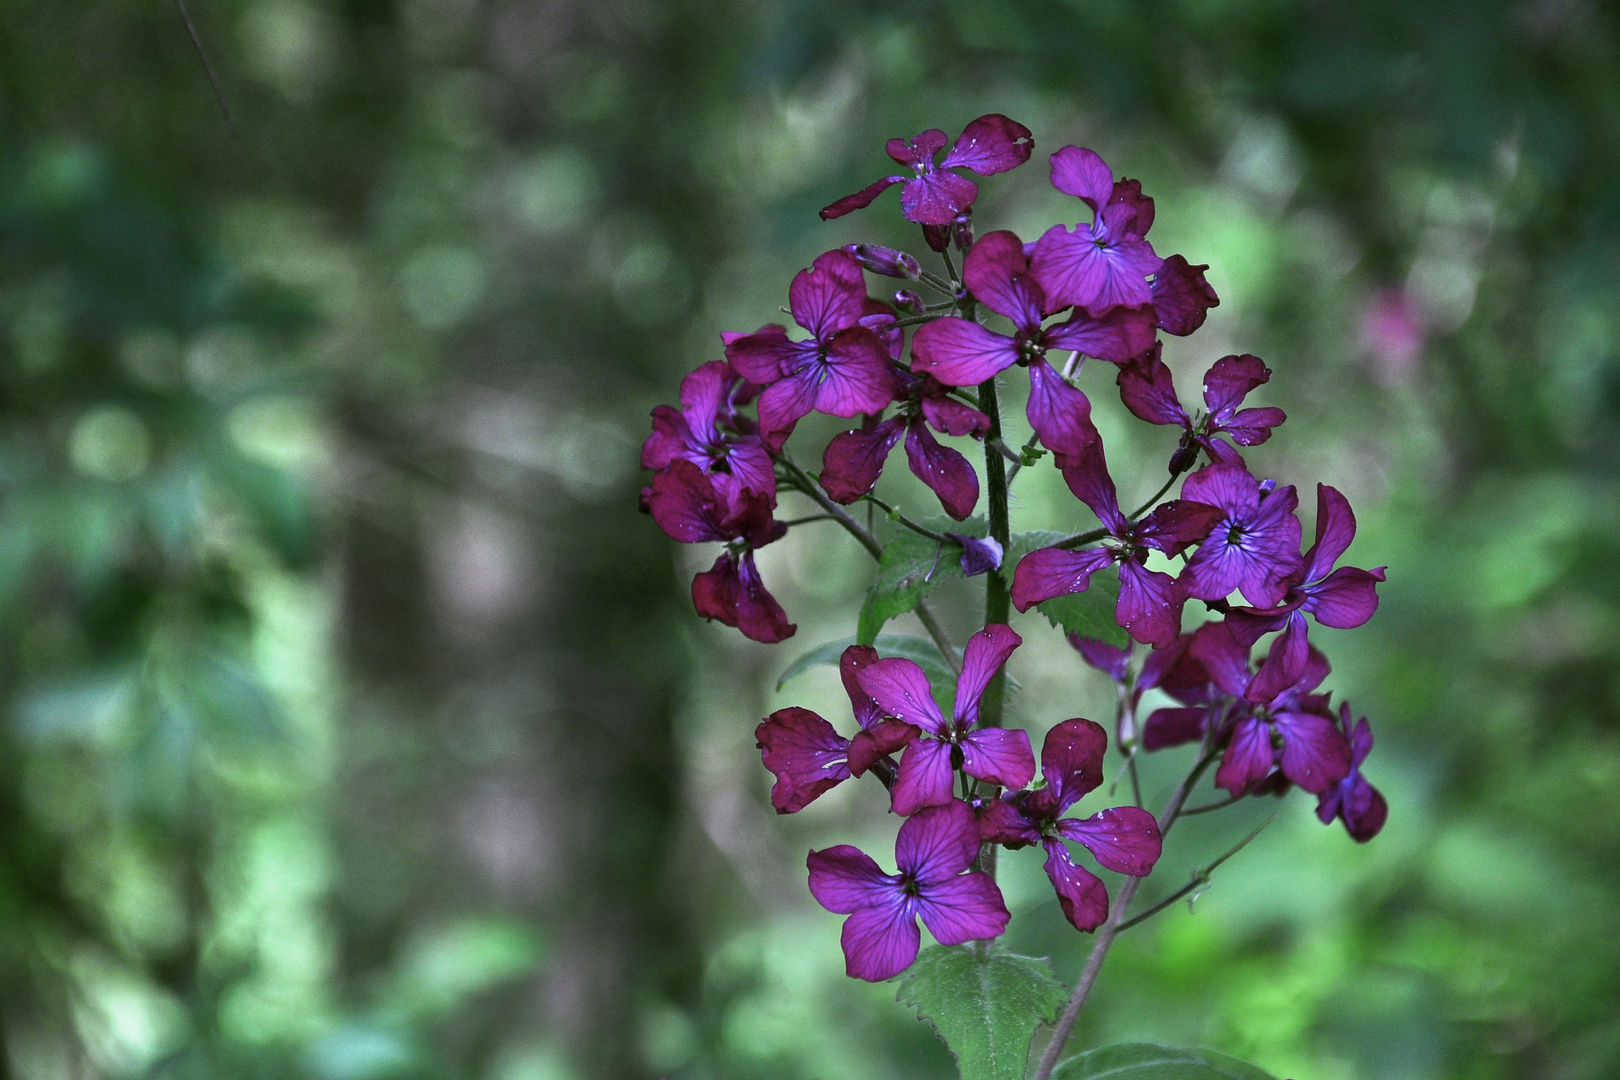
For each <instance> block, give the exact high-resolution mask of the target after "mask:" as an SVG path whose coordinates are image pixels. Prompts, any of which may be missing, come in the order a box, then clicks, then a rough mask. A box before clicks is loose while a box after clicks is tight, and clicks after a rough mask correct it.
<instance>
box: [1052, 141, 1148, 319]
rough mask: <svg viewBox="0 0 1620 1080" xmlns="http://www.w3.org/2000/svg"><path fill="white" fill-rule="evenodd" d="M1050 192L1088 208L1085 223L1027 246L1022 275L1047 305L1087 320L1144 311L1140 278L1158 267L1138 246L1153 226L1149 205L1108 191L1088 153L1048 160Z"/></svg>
mask: <svg viewBox="0 0 1620 1080" xmlns="http://www.w3.org/2000/svg"><path fill="white" fill-rule="evenodd" d="M1052 186H1053V187H1055V188H1057V189H1058V190H1059V191H1061V192H1063V193H1064V194H1066V195H1073V196H1074V197H1075V198H1077V199H1079V200H1080V201H1081V202H1083V203H1085V204H1086V205H1087V206H1089V207H1091V213H1092V220H1091V224H1090V225H1076V226H1075V227H1074V228H1072V229H1071V228H1069V227H1068V226H1066V225H1054V226H1052V227H1051V228H1050V229H1048V230H1046V232H1045V233H1044V234H1043V235H1042V236H1041V238H1040V239H1039V240H1037V241H1035V257H1034V259H1033V260H1031V263H1030V269H1031V272H1032V273H1033V274H1034V275H1035V280H1036V281H1039V282H1040V283H1041V288H1043V289H1044V290H1046V298H1047V301H1048V302H1049V303H1051V304H1053V305H1054V306H1056V307H1068V306H1069V305H1070V304H1073V305H1074V306H1076V307H1079V308H1084V309H1085V310H1087V311H1089V312H1091V313H1092V314H1094V315H1101V314H1102V313H1103V312H1105V311H1107V310H1108V309H1109V308H1112V307H1116V306H1125V307H1136V306H1137V305H1140V304H1152V303H1153V290H1152V288H1151V287H1150V286H1149V284H1148V278H1149V277H1150V276H1151V275H1153V274H1155V273H1157V272H1158V270H1159V267H1160V266H1161V265H1162V263H1163V262H1164V260H1163V259H1160V258H1159V257H1158V256H1157V255H1155V254H1154V253H1153V246H1152V245H1151V244H1149V243H1148V242H1147V241H1146V240H1144V239H1143V237H1144V236H1146V235H1147V231H1148V226H1150V225H1152V224H1153V201H1152V200H1151V199H1144V198H1142V188H1141V185H1140V184H1136V183H1134V182H1132V181H1129V180H1122V181H1120V182H1119V183H1117V184H1116V183H1115V182H1114V174H1113V171H1112V170H1110V169H1109V168H1108V164H1107V162H1105V161H1103V159H1102V158H1101V157H1099V156H1098V155H1097V153H1096V152H1095V151H1093V150H1086V149H1083V148H1082V147H1078V146H1065V147H1064V148H1063V149H1061V150H1059V151H1058V152H1057V153H1055V154H1053V155H1052ZM1155 321H1157V320H1155Z"/></svg>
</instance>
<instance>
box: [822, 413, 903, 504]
mask: <svg viewBox="0 0 1620 1080" xmlns="http://www.w3.org/2000/svg"><path fill="white" fill-rule="evenodd" d="M905 430H906V421H905V418H904V417H899V416H896V417H893V418H892V419H889V420H885V421H883V422H882V423H879V424H872V423H868V425H867V426H866V427H862V428H857V429H856V430H854V431H845V432H841V433H839V434H837V435H834V436H833V437H832V441H831V442H829V443H828V444H827V449H826V451H825V452H824V453H823V454H822V456H821V477H820V480H821V488H822V490H823V491H825V492H826V493H827V495H828V496H829V497H830V498H831V499H832V500H833V502H836V503H845V504H848V503H852V502H854V501H855V500H856V499H859V498H860V497H861V496H862V495H865V494H867V493H868V492H869V491H871V490H872V488H873V486H874V485H876V484H877V482H878V477H879V476H881V475H882V474H883V463H884V461H885V460H886V459H887V458H888V456H889V451H891V450H893V449H894V444H895V443H897V442H899V441H900V436H901V434H902V433H903V432H904V431H905Z"/></svg>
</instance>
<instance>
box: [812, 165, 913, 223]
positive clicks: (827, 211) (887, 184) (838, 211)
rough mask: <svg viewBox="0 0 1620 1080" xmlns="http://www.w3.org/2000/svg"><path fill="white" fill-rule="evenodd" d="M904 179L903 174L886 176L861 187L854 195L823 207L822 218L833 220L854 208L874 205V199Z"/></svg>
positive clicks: (846, 196)
mask: <svg viewBox="0 0 1620 1080" xmlns="http://www.w3.org/2000/svg"><path fill="white" fill-rule="evenodd" d="M904 180H905V177H903V176H885V177H884V178H883V179H882V180H879V181H877V182H876V183H872V184H868V185H867V186H866V187H863V188H861V190H859V191H857V192H855V193H854V194H853V195H845V196H844V197H843V198H842V199H838V200H837V201H835V202H831V203H828V204H827V205H826V206H824V207H822V208H821V220H822V221H831V220H832V219H833V218H841V217H843V216H844V215H845V214H847V213H849V212H850V211H852V210H859V209H861V208H863V207H866V206H870V205H872V200H873V199H875V198H877V197H878V196H879V195H881V194H883V193H884V192H885V191H887V190H889V188H891V187H893V186H894V185H895V184H899V183H902V182H903V181H904Z"/></svg>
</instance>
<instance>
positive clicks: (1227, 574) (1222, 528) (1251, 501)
mask: <svg viewBox="0 0 1620 1080" xmlns="http://www.w3.org/2000/svg"><path fill="white" fill-rule="evenodd" d="M1181 497H1182V498H1183V499H1191V500H1192V501H1194V502H1201V503H1207V504H1208V505H1210V506H1218V507H1220V508H1221V510H1222V511H1224V516H1222V518H1221V519H1220V520H1219V521H1218V522H1216V524H1215V527H1214V529H1213V530H1212V531H1211V532H1210V534H1209V536H1208V538H1207V539H1205V540H1204V542H1203V543H1202V544H1200V545H1198V550H1197V551H1195V552H1194V553H1193V556H1192V558H1191V559H1188V560H1187V567H1186V569H1184V570H1183V571H1182V572H1181V577H1180V578H1179V579H1178V580H1179V581H1180V582H1181V585H1182V587H1183V588H1185V589H1186V591H1187V595H1188V596H1192V597H1197V598H1198V599H1199V600H1224V599H1225V598H1226V597H1228V596H1230V595H1231V594H1232V591H1233V590H1234V589H1236V590H1238V591H1240V592H1242V593H1243V598H1244V599H1245V600H1247V601H1248V602H1249V603H1251V604H1254V605H1256V606H1259V607H1275V606H1276V605H1277V604H1279V603H1281V602H1282V599H1283V596H1284V595H1285V594H1286V593H1287V592H1288V581H1289V578H1290V576H1291V575H1293V574H1295V573H1297V572H1298V570H1299V568H1300V563H1301V560H1300V557H1299V519H1298V518H1297V517H1295V516H1294V509H1295V508H1296V507H1297V506H1299V496H1298V495H1297V494H1296V493H1295V492H1294V486H1293V485H1292V484H1290V485H1288V486H1287V487H1282V488H1277V489H1275V490H1271V491H1268V490H1267V489H1266V488H1265V487H1263V486H1262V485H1261V483H1260V482H1259V481H1258V480H1256V479H1255V478H1254V477H1253V476H1251V475H1249V470H1248V469H1246V468H1244V467H1243V466H1242V465H1228V464H1224V463H1216V464H1214V465H1206V466H1205V467H1204V468H1202V469H1200V470H1198V471H1197V472H1195V473H1193V474H1192V475H1191V476H1189V477H1187V482H1186V483H1185V484H1183V485H1182V487H1181Z"/></svg>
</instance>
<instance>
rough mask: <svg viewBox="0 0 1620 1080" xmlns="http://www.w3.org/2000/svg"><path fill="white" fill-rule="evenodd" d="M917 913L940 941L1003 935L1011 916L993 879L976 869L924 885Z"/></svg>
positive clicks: (946, 941) (954, 943) (960, 941)
mask: <svg viewBox="0 0 1620 1080" xmlns="http://www.w3.org/2000/svg"><path fill="white" fill-rule="evenodd" d="M917 914H918V915H921V916H922V921H923V925H924V926H926V927H928V932H929V933H930V934H933V935H934V939H935V940H936V941H938V942H939V943H940V944H941V945H960V944H962V942H964V941H982V940H984V939H986V938H993V937H1000V936H1001V934H1002V932H1003V931H1004V930H1006V929H1007V920H1009V919H1011V918H1012V916H1011V915H1010V914H1008V912H1007V904H1006V902H1005V901H1004V900H1002V898H1001V890H1000V889H998V888H996V883H995V881H994V879H992V878H991V877H990V875H989V874H981V873H978V872H977V871H975V872H974V873H971V874H963V875H961V876H960V877H954V878H951V879H950V880H949V881H941V882H939V883H938V884H934V885H929V886H927V887H925V888H924V889H923V890H922V891H921V893H919V894H918V896H917Z"/></svg>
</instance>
